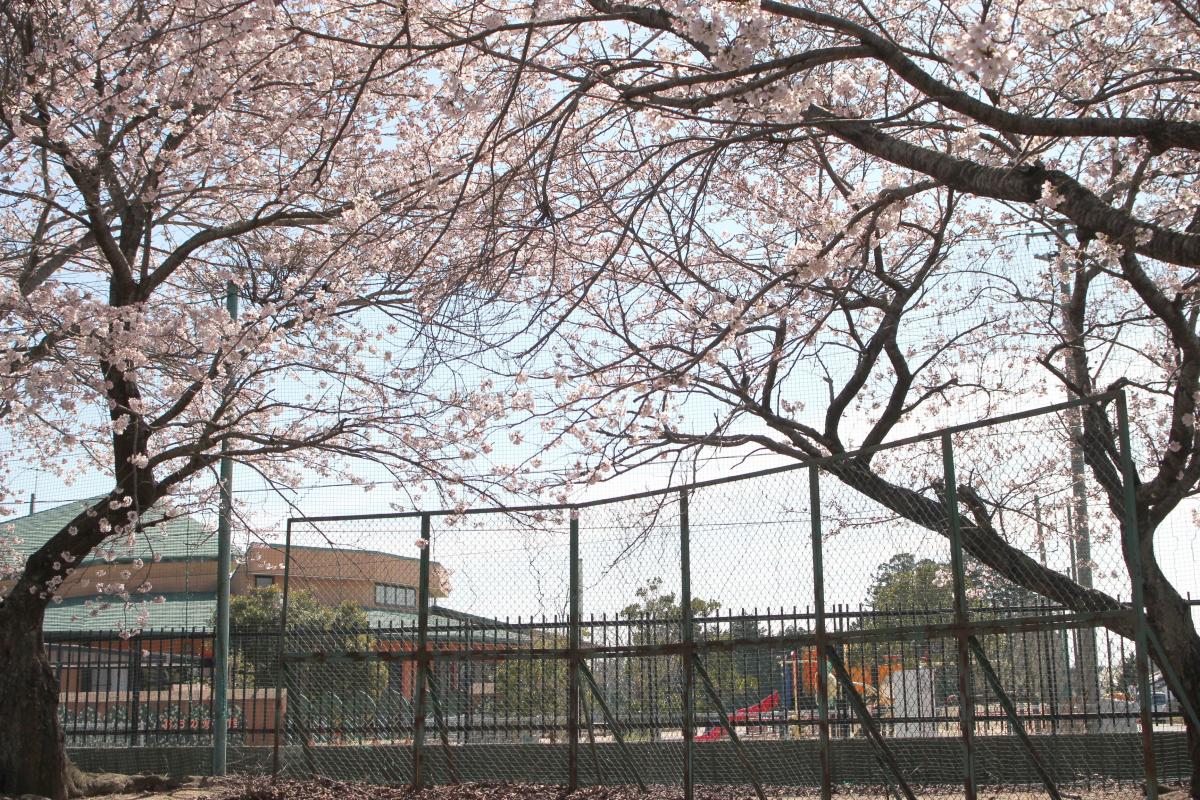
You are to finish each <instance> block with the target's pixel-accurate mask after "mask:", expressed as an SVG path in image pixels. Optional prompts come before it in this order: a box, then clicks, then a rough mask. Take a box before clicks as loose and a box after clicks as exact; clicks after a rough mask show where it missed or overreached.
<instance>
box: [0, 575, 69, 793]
mask: <svg viewBox="0 0 1200 800" xmlns="http://www.w3.org/2000/svg"><path fill="white" fill-rule="evenodd" d="M0 698H4V699H3V705H2V708H0V795H4V794H7V795H21V794H38V795H44V796H46V797H50V798H52V799H53V800H66V798H67V795H68V792H69V791H70V770H69V766H68V762H67V754H66V749H65V747H64V744H63V733H62V728H61V727H60V726H59V724H58V681H57V679H55V677H54V672H53V671H52V670H51V668H50V662H49V661H48V660H47V658H46V650H45V647H44V646H43V643H42V607H41V605H40V604H39V603H37V602H24V603H22V602H21V598H19V597H12V598H9V600H8V602H6V603H5V604H4V605H3V606H0Z"/></svg>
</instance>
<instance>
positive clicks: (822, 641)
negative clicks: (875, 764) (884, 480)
mask: <svg viewBox="0 0 1200 800" xmlns="http://www.w3.org/2000/svg"><path fill="white" fill-rule="evenodd" d="M808 505H809V519H810V520H811V526H810V527H811V529H812V563H813V608H814V609H815V611H816V627H817V630H816V634H817V685H816V687H814V688H815V689H816V695H817V732H818V735H819V736H820V748H821V749H820V751H819V757H820V762H821V800H830V798H831V797H832V796H833V760H832V758H831V757H830V748H829V655H828V653H827V652H826V648H828V647H829V642H828V640H827V638H826V630H825V556H824V542H823V535H822V533H821V472H820V470H819V469H817V467H816V466H815V465H814V466H811V467H809V468H808ZM797 650H799V648H797ZM793 652H795V651H793ZM796 655H797V656H799V653H798V652H797V653H796ZM799 669H800V659H799V658H796V659H794V660H793V661H792V677H793V681H794V684H793V685H796V686H797V689H796V690H794V691H793V695H792V696H793V698H794V697H795V696H796V695H798V694H799V690H798V684H799V678H798V677H797V676H796V674H795V673H796V672H797V671H798V670H799Z"/></svg>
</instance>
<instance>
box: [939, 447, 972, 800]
mask: <svg viewBox="0 0 1200 800" xmlns="http://www.w3.org/2000/svg"><path fill="white" fill-rule="evenodd" d="M942 473H943V477H944V479H945V482H946V487H945V490H946V517H947V522H948V523H949V526H948V527H949V533H950V569H951V571H952V572H953V580H954V624H955V626H956V627H957V628H958V631H957V632H956V634H955V638H956V639H957V641H958V720H959V726H960V728H961V729H962V743H963V787H964V789H965V791H966V797H967V800H975V796H976V791H975V699H974V697H972V695H971V651H970V648H969V645H968V643H967V639H968V637H967V628H966V626H967V623H968V622H969V617H968V614H967V574H966V568H965V566H964V565H963V546H962V529H961V527H960V525H959V519H958V482H957V478H956V477H955V475H954V445H953V443H952V442H951V440H950V434H949V433H943V434H942Z"/></svg>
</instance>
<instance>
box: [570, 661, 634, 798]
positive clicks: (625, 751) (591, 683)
mask: <svg viewBox="0 0 1200 800" xmlns="http://www.w3.org/2000/svg"><path fill="white" fill-rule="evenodd" d="M579 674H580V675H581V676H582V677H583V679H584V681H586V682H587V685H588V688H589V689H590V690H591V692H592V697H594V698H595V699H596V704H597V705H598V706H600V713H601V714H603V715H604V721H605V722H606V723H607V724H608V729H609V730H610V731H612V735H613V738H614V739H616V740H617V747H619V748H620V749H621V756H622V758H624V760H625V764H626V766H628V767H629V772H630V774H631V775H633V779H634V781H636V782H637V785H638V789H640V790H641V791H642V794H645V793H646V783H645V781H643V780H642V776H641V773H639V772H638V768H637V763H636V762H635V761H634V760H633V753H631V752H629V746H628V745H626V744H625V737H624V736H622V735H621V728H620V726H618V725H617V720H616V717H614V716H613V714H612V711H610V710H609V708H608V703H606V702H605V701H604V694H603V692H601V691H600V687H599V686H597V685H596V679H595V678H594V677H592V671H591V669H589V668H588V665H587V664H585V663H583V662H580V664H579Z"/></svg>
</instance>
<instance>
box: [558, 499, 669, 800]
mask: <svg viewBox="0 0 1200 800" xmlns="http://www.w3.org/2000/svg"><path fill="white" fill-rule="evenodd" d="M679 520H680V510H679V497H678V495H676V494H675V493H666V494H662V495H657V496H653V497H648V498H640V499H634V500H625V501H621V502H616V503H611V504H606V505H602V506H598V507H594V508H586V509H583V510H582V511H581V512H580V514H579V574H580V584H581V587H580V588H581V598H580V606H581V611H582V614H583V617H584V623H583V628H584V629H583V640H584V644H585V647H586V648H587V649H589V650H591V653H590V654H589V657H588V658H587V659H586V660H585V662H584V666H585V667H586V674H585V675H584V676H583V681H582V683H583V691H582V692H581V701H582V703H583V714H584V716H583V721H584V731H583V735H584V737H585V740H586V745H585V746H584V748H583V751H582V753H581V760H580V764H581V769H582V770H584V771H585V772H584V774H587V775H589V776H592V775H594V776H595V780H596V782H603V783H636V782H638V781H642V782H644V783H650V784H667V785H678V784H679V783H680V782H681V781H682V775H683V750H682V746H683V705H684V704H683V690H684V683H683V665H682V662H683V655H682V654H681V652H680V651H679V649H678V648H679V645H680V643H681V642H682V640H683V627H682V624H683V619H682V611H681V603H682V573H681V569H680V553H679V531H680V527H679V525H680V521H679Z"/></svg>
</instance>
